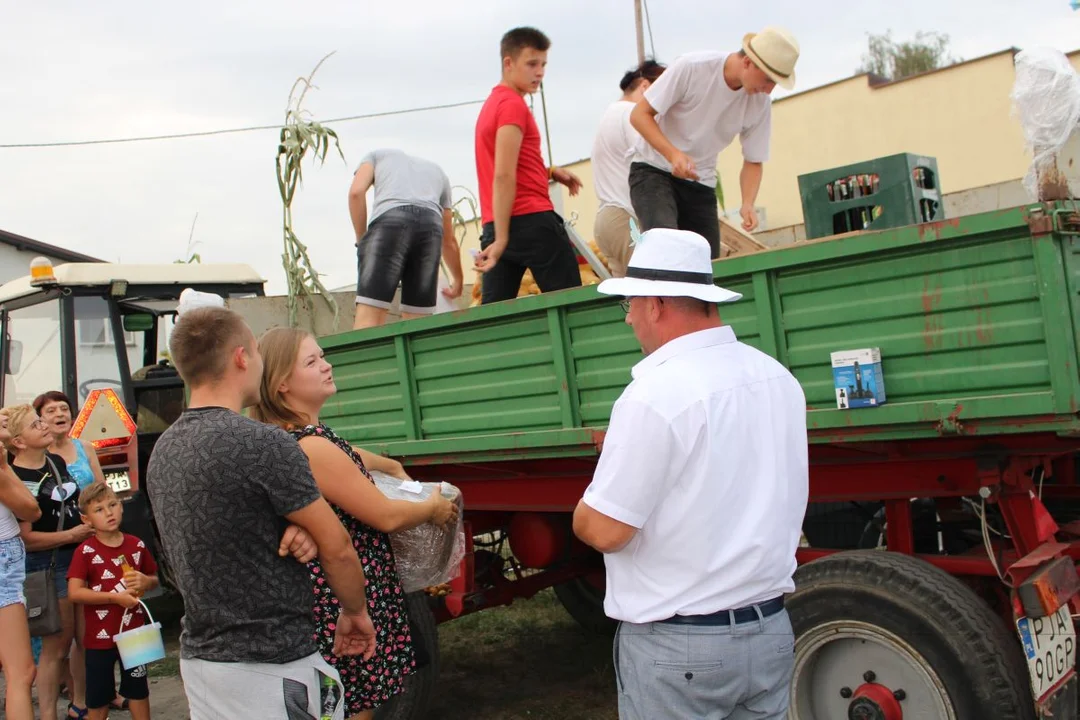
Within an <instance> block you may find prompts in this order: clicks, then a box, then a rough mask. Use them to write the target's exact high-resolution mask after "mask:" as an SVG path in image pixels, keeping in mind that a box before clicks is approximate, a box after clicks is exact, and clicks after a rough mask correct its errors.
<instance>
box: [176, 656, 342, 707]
mask: <svg viewBox="0 0 1080 720" xmlns="http://www.w3.org/2000/svg"><path fill="white" fill-rule="evenodd" d="M180 675H181V677H182V679H183V681H184V694H185V695H187V699H188V708H189V714H190V715H191V720H236V719H237V718H260V720H319V719H320V718H323V717H330V718H332V719H333V720H344V718H345V702H344V698H343V695H344V688H343V687H342V685H341V678H340V677H339V676H338V672H337V670H335V669H334V668H333V667H332V666H331V665H330V664H328V663H327V662H326V661H325V660H323V659H322V656H321V655H318V654H315V655H309V656H308V657H305V658H301V659H299V660H294V661H293V662H290V663H284V664H282V665H274V664H270V663H224V662H210V661H207V660H198V659H194V658H181V659H180ZM326 678H330V679H331V680H332V681H331V680H326ZM324 683H326V684H324Z"/></svg>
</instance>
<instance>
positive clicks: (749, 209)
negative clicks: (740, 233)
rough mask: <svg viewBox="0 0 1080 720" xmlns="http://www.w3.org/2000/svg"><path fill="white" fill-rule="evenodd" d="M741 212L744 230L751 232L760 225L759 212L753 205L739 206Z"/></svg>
mask: <svg viewBox="0 0 1080 720" xmlns="http://www.w3.org/2000/svg"><path fill="white" fill-rule="evenodd" d="M739 214H740V215H742V227H743V230H746V231H747V232H750V231H751V230H753V229H754V228H756V227H757V226H758V217H757V212H756V211H755V210H754V206H753V205H743V206H742V207H741V208H739Z"/></svg>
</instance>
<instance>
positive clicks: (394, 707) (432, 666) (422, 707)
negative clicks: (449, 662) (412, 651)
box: [375, 591, 439, 720]
mask: <svg viewBox="0 0 1080 720" xmlns="http://www.w3.org/2000/svg"><path fill="white" fill-rule="evenodd" d="M405 605H406V607H407V608H408V611H409V615H410V616H411V617H412V619H413V621H414V622H415V623H416V625H417V626H418V627H419V629H420V632H421V633H422V635H423V637H422V638H421V640H422V642H423V643H424V647H425V648H426V649H427V652H428V655H429V657H430V658H431V662H430V663H429V664H428V665H426V666H424V667H422V668H420V669H419V670H417V671H416V672H415V673H414V674H412V675H410V676H409V677H408V678H407V679H406V681H405V692H403V693H401V694H400V695H395V696H394V697H393V699H391V700H390V702H388V703H386V704H385V705H382V706H380V707H379V708H378V709H377V710H376V711H375V720H422V719H423V718H426V717H427V714H428V707H429V706H430V705H431V700H432V698H433V697H434V695H435V683H436V682H438V679H439V626H438V624H437V623H436V622H435V615H434V614H433V613H432V612H431V606H430V605H429V604H428V596H427V594H426V593H424V592H422V591H421V592H414V593H409V594H408V595H407V596H406V598H405ZM414 642H415V639H414Z"/></svg>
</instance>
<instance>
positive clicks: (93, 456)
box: [75, 440, 105, 483]
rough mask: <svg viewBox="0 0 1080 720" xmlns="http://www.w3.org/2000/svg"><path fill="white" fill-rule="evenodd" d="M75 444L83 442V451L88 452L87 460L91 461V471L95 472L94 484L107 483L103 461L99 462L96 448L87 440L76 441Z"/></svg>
mask: <svg viewBox="0 0 1080 720" xmlns="http://www.w3.org/2000/svg"><path fill="white" fill-rule="evenodd" d="M75 442H81V443H82V445H83V450H85V451H86V459H87V460H89V461H90V469H91V470H93V471H94V482H101V483H103V482H105V473H104V472H103V471H102V469H101V461H100V460H98V456H97V451H96V450H94V446H93V445H92V444H90V443H89V442H87V441H86V440H76V441H75Z"/></svg>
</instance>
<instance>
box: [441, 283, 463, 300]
mask: <svg viewBox="0 0 1080 720" xmlns="http://www.w3.org/2000/svg"><path fill="white" fill-rule="evenodd" d="M442 294H443V297H444V298H446V299H447V300H455V299H457V298H459V297H461V281H460V280H455V281H454V282H453V284H452V285H451V286H450V287H448V288H443V291H442Z"/></svg>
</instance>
